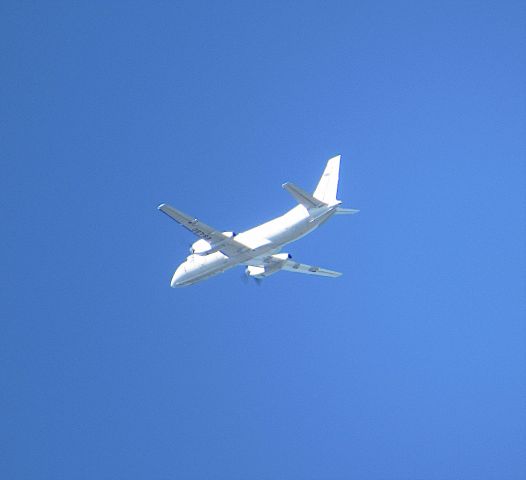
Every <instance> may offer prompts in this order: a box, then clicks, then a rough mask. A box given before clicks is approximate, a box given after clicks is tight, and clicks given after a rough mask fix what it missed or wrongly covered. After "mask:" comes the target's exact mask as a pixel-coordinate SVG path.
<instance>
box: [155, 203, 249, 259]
mask: <svg viewBox="0 0 526 480" xmlns="http://www.w3.org/2000/svg"><path fill="white" fill-rule="evenodd" d="M157 208H158V209H159V210H160V211H161V212H163V213H165V214H166V215H168V216H169V217H170V218H171V219H173V220H175V221H176V222H177V223H179V224H180V225H182V226H183V227H184V228H186V229H187V230H189V231H190V232H192V233H193V234H194V235H197V236H198V237H199V238H202V239H203V240H206V241H207V242H209V243H210V244H211V245H219V244H220V246H219V247H218V250H219V251H220V252H222V253H224V254H225V255H226V256H227V257H231V256H234V255H238V254H239V253H242V252H243V251H246V250H247V247H246V246H245V245H242V244H241V243H239V242H236V240H234V239H233V238H231V237H228V236H227V235H225V234H224V233H223V232H221V231H220V230H217V229H215V228H213V227H211V226H210V225H207V224H206V223H204V222H202V221H201V220H198V219H197V218H195V217H192V216H190V215H187V214H186V213H183V212H181V211H180V210H177V209H176V208H174V207H172V206H170V205H168V204H166V203H162V204H161V205H159V206H158V207H157Z"/></svg>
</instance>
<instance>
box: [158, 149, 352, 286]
mask: <svg viewBox="0 0 526 480" xmlns="http://www.w3.org/2000/svg"><path fill="white" fill-rule="evenodd" d="M340 157H341V156H340V155H338V156H336V157H333V158H331V159H330V160H329V161H328V162H327V166H326V167H325V170H324V172H323V175H322V177H321V179H320V181H319V183H318V186H317V187H316V190H314V193H313V194H312V195H311V194H310V193H307V192H305V191H304V190H302V189H301V188H299V187H297V186H296V185H294V184H292V183H290V182H287V183H284V184H283V188H284V189H285V190H287V191H288V192H289V193H290V194H291V195H292V196H293V197H294V198H295V199H296V201H297V202H298V205H297V206H296V207H294V208H293V209H292V210H289V211H288V212H287V213H285V214H284V215H282V216H281V217H278V218H275V219H273V220H270V221H269V222H266V223H263V224H262V225H259V226H257V227H254V228H251V229H250V230H247V231H245V232H241V233H239V234H236V233H234V232H222V231H220V230H218V229H216V228H213V227H210V226H209V225H207V224H206V223H203V222H201V220H198V219H197V218H195V217H192V216H190V215H187V214H186V213H183V212H181V211H180V210H177V209H176V208H174V207H171V206H170V205H167V204H166V203H162V204H161V205H159V207H157V208H158V209H159V210H161V211H162V212H163V213H165V214H166V215H168V216H169V217H170V218H172V219H173V220H175V221H176V222H178V223H180V224H181V225H182V226H183V227H185V228H186V229H188V230H190V232H192V233H193V234H194V235H196V236H198V237H199V240H197V241H196V242H195V243H193V244H192V246H191V248H190V256H189V257H187V259H186V260H185V261H184V262H183V263H181V265H179V267H178V268H177V270H176V271H175V273H174V275H173V277H172V282H171V286H172V287H174V288H175V287H183V286H186V285H192V284H194V283H197V282H200V281H201V280H205V279H207V278H210V277H212V276H213V275H217V274H218V273H222V272H224V271H225V270H228V269H230V268H232V267H235V266H236V265H244V266H246V269H245V273H246V275H247V276H248V277H252V278H254V279H258V280H259V279H262V278H265V277H268V276H270V275H273V274H274V273H276V272H279V271H280V270H285V271H288V272H297V273H305V274H308V275H319V276H322V277H339V276H340V275H341V273H340V272H335V271H333V270H327V269H326V268H320V267H315V266H312V265H305V264H304V263H298V262H296V261H295V260H292V256H291V255H290V254H288V253H279V252H280V251H281V249H282V247H284V246H285V245H287V244H288V243H291V242H293V241H295V240H298V239H299V238H301V237H303V236H304V235H306V234H307V233H310V232H312V230H314V229H316V228H318V227H319V226H320V225H321V224H322V223H324V222H326V221H327V220H328V219H329V218H331V217H332V216H333V215H349V214H353V213H357V212H358V210H355V209H351V208H342V207H340V205H341V203H342V202H340V201H339V200H337V199H336V192H337V189H338V177H339V171H340Z"/></svg>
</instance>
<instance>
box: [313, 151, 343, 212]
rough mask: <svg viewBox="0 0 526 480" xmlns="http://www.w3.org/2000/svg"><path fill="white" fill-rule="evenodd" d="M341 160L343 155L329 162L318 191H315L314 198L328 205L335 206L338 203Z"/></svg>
mask: <svg viewBox="0 0 526 480" xmlns="http://www.w3.org/2000/svg"><path fill="white" fill-rule="evenodd" d="M340 158H341V155H337V156H335V157H332V158H331V159H330V160H329V161H328V162H327V166H326V167H325V170H324V171H323V175H322V177H321V178H320V181H319V183H318V186H317V187H316V190H314V194H313V196H314V197H315V198H317V199H318V200H321V201H322V202H323V203H326V204H328V205H335V204H336V203H338V200H337V199H336V194H337V191H338V178H339V173H340Z"/></svg>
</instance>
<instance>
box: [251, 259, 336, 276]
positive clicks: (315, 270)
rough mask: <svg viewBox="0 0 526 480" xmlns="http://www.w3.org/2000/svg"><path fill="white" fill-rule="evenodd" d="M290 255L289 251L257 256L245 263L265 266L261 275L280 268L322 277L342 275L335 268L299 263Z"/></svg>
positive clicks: (271, 272)
mask: <svg viewBox="0 0 526 480" xmlns="http://www.w3.org/2000/svg"><path fill="white" fill-rule="evenodd" d="M289 257H290V255H288V254H287V253H278V254H275V255H268V256H264V257H263V256H261V257H256V258H253V259H252V260H249V261H247V262H245V264H246V265H251V266H254V267H263V268H264V269H265V271H264V272H262V273H261V276H269V275H271V274H273V273H276V272H278V271H279V270H286V271H287V272H296V273H305V274H307V275H318V276H320V277H339V276H341V275H342V273H341V272H335V271H334V270H328V269H326V268H321V267H315V266H313V265H306V264H305V263H298V262H296V261H294V260H292V259H291V258H289Z"/></svg>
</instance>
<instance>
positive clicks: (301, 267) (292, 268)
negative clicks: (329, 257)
mask: <svg viewBox="0 0 526 480" xmlns="http://www.w3.org/2000/svg"><path fill="white" fill-rule="evenodd" d="M281 270H286V271H287V272H297V273H306V274H307V275H319V276H321V277H339V276H341V275H342V273H341V272H335V271H334V270H328V269H326V268H321V267H314V266H312V265H305V264H304V263H298V262H295V261H294V260H287V261H286V262H285V265H283V266H282V267H281Z"/></svg>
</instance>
